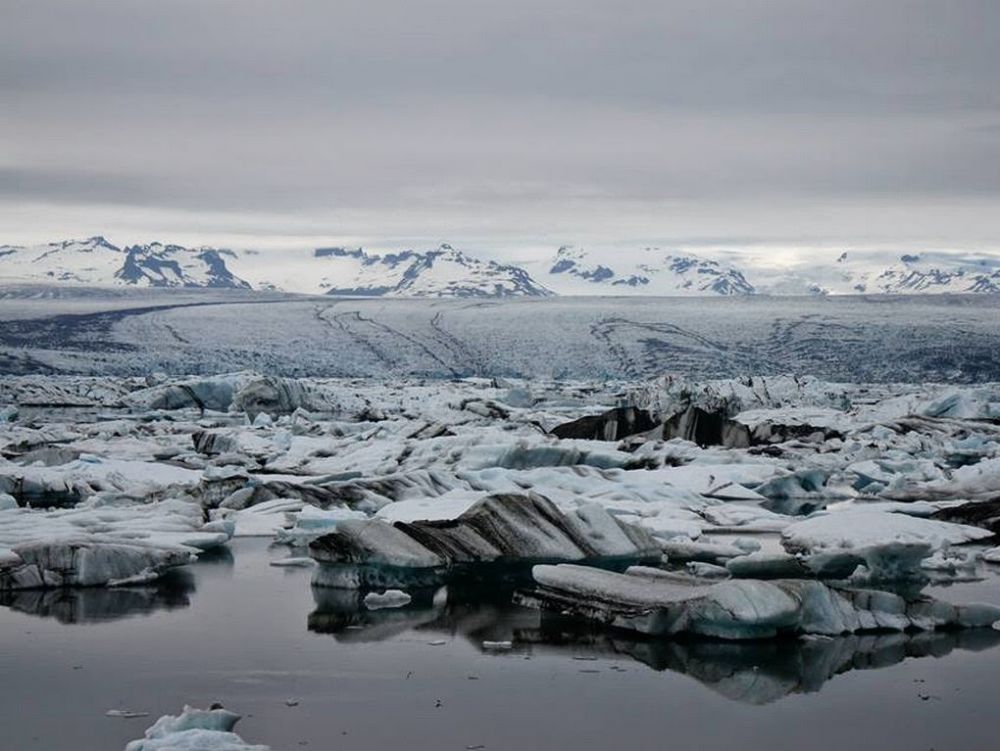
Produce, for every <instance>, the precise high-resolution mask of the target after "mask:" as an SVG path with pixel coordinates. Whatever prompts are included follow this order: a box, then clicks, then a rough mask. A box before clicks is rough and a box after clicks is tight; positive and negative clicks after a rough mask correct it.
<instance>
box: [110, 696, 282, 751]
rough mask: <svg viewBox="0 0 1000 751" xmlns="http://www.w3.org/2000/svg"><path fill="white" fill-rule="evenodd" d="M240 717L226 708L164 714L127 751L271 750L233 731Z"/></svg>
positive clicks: (186, 708) (193, 709) (190, 708)
mask: <svg viewBox="0 0 1000 751" xmlns="http://www.w3.org/2000/svg"><path fill="white" fill-rule="evenodd" d="M239 719H240V716H239V715H238V714H235V713H233V712H229V711H227V710H225V709H221V708H219V709H195V708H193V707H187V706H186V707H184V711H183V712H181V714H179V715H176V716H174V715H164V716H163V717H161V718H160V719H158V720H157V721H156V722H155V723H154V724H153V726H152V727H150V728H149V729H147V730H146V734H145V738H143V739H141V740H137V741H132V742H130V743H129V744H128V745H127V746H125V751H182V749H190V750H191V751H270V749H269V748H268V747H267V746H254V745H251V744H249V743H247V742H246V741H244V740H243V739H242V738H240V737H239V736H238V735H236V733H234V732H233V728H234V727H235V726H236V723H237V722H239Z"/></svg>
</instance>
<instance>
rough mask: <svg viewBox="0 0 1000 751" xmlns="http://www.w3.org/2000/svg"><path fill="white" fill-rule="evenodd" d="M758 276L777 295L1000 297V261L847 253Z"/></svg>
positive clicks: (938, 255) (943, 255)
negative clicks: (769, 276) (778, 272)
mask: <svg viewBox="0 0 1000 751" xmlns="http://www.w3.org/2000/svg"><path fill="white" fill-rule="evenodd" d="M758 276H760V277H761V281H760V282H759V283H758V286H759V287H760V288H761V289H762V291H766V292H771V293H773V294H796V293H798V294H802V293H812V294H833V295H843V294H889V295H915V294H964V293H978V294H997V293H1000V258H990V257H968V256H960V255H953V254H947V253H920V254H916V253H903V254H899V255H892V256H889V255H887V254H885V253H854V252H844V253H841V254H840V255H838V256H836V258H835V259H831V260H829V261H827V262H823V261H820V262H818V263H815V262H814V263H811V264H809V265H808V266H803V267H798V268H793V269H790V270H788V271H787V272H785V273H783V274H779V275H776V276H773V277H771V278H768V279H766V280H764V278H763V277H764V273H763V272H760V273H758Z"/></svg>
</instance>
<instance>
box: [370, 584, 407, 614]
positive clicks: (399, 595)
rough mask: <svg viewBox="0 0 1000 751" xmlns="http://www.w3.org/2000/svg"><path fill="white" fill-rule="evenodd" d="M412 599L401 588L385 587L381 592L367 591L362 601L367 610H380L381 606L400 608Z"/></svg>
mask: <svg viewBox="0 0 1000 751" xmlns="http://www.w3.org/2000/svg"><path fill="white" fill-rule="evenodd" d="M412 599H413V598H412V597H410V596H409V595H408V594H406V592H404V591H403V590H401V589H387V590H386V591H385V592H382V593H381V594H379V593H378V592H369V593H368V594H366V595H365V599H364V603H365V607H366V608H368V609H369V610H382V609H383V608H401V607H403V606H404V605H409V604H410V600H412Z"/></svg>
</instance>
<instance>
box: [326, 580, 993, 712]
mask: <svg viewBox="0 0 1000 751" xmlns="http://www.w3.org/2000/svg"><path fill="white" fill-rule="evenodd" d="M411 595H413V601H412V602H411V603H410V604H409V605H407V606H405V607H402V608H392V609H385V610H368V609H366V608H365V607H364V605H363V602H362V599H361V598H362V595H361V593H359V592H356V591H347V590H336V589H329V588H323V587H315V588H314V589H313V598H314V600H315V603H316V609H315V610H314V611H313V612H312V613H311V614H310V615H309V630H310V631H313V632H315V633H322V634H330V635H332V636H333V637H334V638H335V639H337V641H339V642H344V643H356V642H370V641H380V640H384V639H389V638H392V637H395V636H398V635H400V634H403V633H406V632H410V631H415V632H417V633H424V634H426V635H427V638H428V640H431V639H434V638H440V636H442V635H448V636H459V637H463V638H465V639H467V640H468V641H469V642H470V643H471V644H473V645H475V646H476V647H477V648H479V649H482V644H483V642H484V641H492V642H498V641H510V642H511V643H512V651H513V652H514V653H515V654H538V655H541V654H548V655H562V656H565V657H566V658H567V659H572V658H576V659H579V658H580V657H593V658H600V659H620V658H622V657H627V658H629V659H630V660H633V661H635V662H637V663H641V664H643V665H645V666H647V667H648V668H651V669H652V670H656V671H671V672H674V673H680V674H683V675H687V676H690V677H691V678H694V679H695V680H697V681H698V682H699V683H702V684H703V685H705V686H707V687H708V688H710V689H712V690H713V691H715V692H716V693H718V694H720V695H721V696H724V697H726V698H727V699H731V700H732V701H737V702H741V703H745V704H768V703H771V702H775V701H778V700H780V699H783V698H785V697H787V696H790V695H792V694H799V693H811V692H817V691H819V690H821V688H822V687H823V685H824V684H826V683H827V682H828V681H830V680H831V679H833V678H834V677H836V676H838V675H841V674H844V673H848V672H850V671H852V670H875V669H879V668H885V667H889V666H892V665H896V664H898V663H900V662H902V661H903V660H905V659H907V658H926V657H943V656H945V655H947V654H949V653H951V652H952V651H954V650H966V651H974V652H978V651H982V650H986V649H990V648H992V647H995V646H997V645H998V644H1000V632H997V631H995V630H993V629H976V630H965V631H951V632H949V631H943V632H942V631H939V632H921V633H909V634H901V633H877V634H864V635H848V636H838V637H833V638H831V637H805V638H799V639H796V638H785V639H772V640H762V641H751V642H725V641H715V640H708V639H684V640H666V639H643V638H636V637H634V636H632V635H628V634H623V633H622V632H611V631H606V630H601V629H596V628H594V627H591V626H588V625H585V624H581V623H580V622H579V621H577V620H573V619H568V618H565V617H561V616H559V615H556V614H552V613H545V612H541V611H537V610H531V609H526V608H519V607H515V606H511V605H509V604H506V603H505V601H504V598H503V596H502V595H495V596H493V597H486V598H483V597H481V596H480V597H478V598H476V597H469V593H463V594H462V596H456V593H455V592H453V591H452V592H448V593H447V596H445V593H444V591H443V590H429V589H428V590H417V591H414V592H411Z"/></svg>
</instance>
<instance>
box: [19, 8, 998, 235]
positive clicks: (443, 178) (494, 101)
mask: <svg viewBox="0 0 1000 751" xmlns="http://www.w3.org/2000/svg"><path fill="white" fill-rule="evenodd" d="M997 70H1000V5H998V4H997V3H995V2H992V1H991V0H982V1H973V0H956V1H955V2H950V3H940V2H912V1H902V0H898V1H897V0H883V1H882V2H879V3H864V2H850V1H848V2H838V3H829V2H825V1H816V2H814V1H812V0H807V1H793V0H788V1H787V2H785V1H783V0H782V1H774V0H772V1H770V2H755V3H746V2H729V1H727V0H719V1H715V2H673V1H672V2H663V1H662V0H660V1H657V2H653V1H650V2H624V3H623V2H615V3H610V2H595V1H594V0H574V1H573V2H563V1H562V0H548V1H547V2H544V3H536V2H532V3H528V2H519V1H516V0H515V1H514V2H506V3H487V2H477V1H470V0H465V1H464V2H452V1H450V0H449V1H446V2H421V3H412V2H377V1H376V2H372V1H368V2H352V1H347V2H337V3H329V2H290V3H275V2H259V1H257V0H240V1H239V2H225V1H213V2H209V3H206V2H203V1H201V0H199V1H198V2H189V1H188V0H171V2H169V3H157V2H149V1H146V0H137V1H136V2H129V3H121V2H100V1H97V2H89V3H78V2H75V1H74V0H62V1H60V0H43V1H42V2H21V1H20V0H14V1H12V2H8V3H7V4H6V5H5V10H4V19H3V23H2V24H0V97H2V100H3V102H4V106H3V108H2V109H0V143H2V145H3V148H2V150H0V221H2V222H3V224H4V226H7V227H9V228H10V231H11V232H12V233H13V234H14V235H15V237H13V238H10V239H45V238H49V237H51V236H53V235H54V234H58V233H60V232H63V231H67V232H70V233H79V232H85V231H87V230H91V229H95V230H98V229H101V230H103V231H108V232H114V231H120V232H145V233H150V232H152V233H163V232H169V233H174V235H177V234H179V235H182V236H193V235H199V233H200V234H201V235H205V236H207V237H221V238H229V239H232V240H234V241H242V242H251V243H253V242H260V243H264V244H266V243H268V242H275V241H276V240H275V238H283V239H284V240H289V239H290V238H296V237H307V236H308V237H310V238H311V237H340V236H349V237H358V238H369V239H373V240H376V241H377V240H378V239H379V238H384V239H385V240H386V241H387V242H391V241H392V240H393V239H398V240H400V241H402V240H404V239H416V238H424V237H427V238H438V237H447V238H449V239H452V240H454V241H459V242H460V241H462V240H463V239H468V240H474V241H478V242H482V243H486V244H491V245H495V246H498V247H499V246H503V245H505V244H514V245H517V244H518V243H522V244H524V243H528V242H530V240H532V239H534V240H537V241H539V242H545V241H548V240H549V239H550V238H551V239H553V240H554V239H556V238H558V239H560V240H561V239H567V240H574V241H578V242H587V241H588V240H590V239H593V240H595V241H611V240H620V241H629V240H632V239H635V240H636V241H639V240H643V241H650V240H653V241H661V242H665V243H668V244H669V243H679V242H689V241H690V242H703V243H704V242H709V241H711V242H718V243H719V244H722V245H732V246H735V245H739V244H740V243H742V242H748V243H749V242H753V243H776V244H795V243H800V244H803V245H818V244H827V243H852V244H864V243H884V242H898V243H904V244H905V243H917V244H920V243H924V244H929V245H933V246H941V247H954V248H979V249H996V248H1000V210H998V209H1000V201H998V197H1000V170H998V169H997V165H998V164H1000V87H998V86H997V85H996V71H997ZM97 224H100V225H102V226H101V227H95V226H94V225H97ZM109 225H110V226H109ZM3 239H5V238H0V241H2V240H3Z"/></svg>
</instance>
